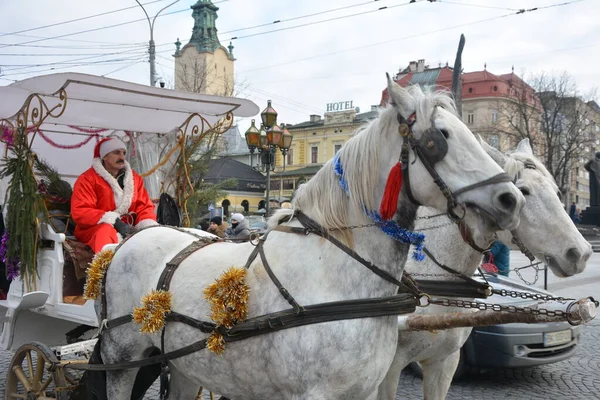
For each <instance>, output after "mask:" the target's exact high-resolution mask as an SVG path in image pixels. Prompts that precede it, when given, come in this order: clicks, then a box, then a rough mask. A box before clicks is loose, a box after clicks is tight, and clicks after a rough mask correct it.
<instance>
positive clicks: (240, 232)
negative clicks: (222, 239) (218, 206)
mask: <svg viewBox="0 0 600 400" xmlns="http://www.w3.org/2000/svg"><path fill="white" fill-rule="evenodd" d="M230 221H231V226H230V227H229V228H227V230H226V231H225V234H226V235H227V239H238V240H242V239H245V240H250V223H249V222H248V220H247V219H246V217H244V215H243V214H240V213H233V214H231V218H230Z"/></svg>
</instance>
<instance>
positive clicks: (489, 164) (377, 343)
mask: <svg viewBox="0 0 600 400" xmlns="http://www.w3.org/2000/svg"><path fill="white" fill-rule="evenodd" d="M388 89H389V92H390V96H391V100H392V104H393V105H391V106H389V107H387V108H386V109H384V110H382V111H381V113H380V116H379V118H378V119H376V120H374V121H372V122H371V123H370V124H369V125H367V126H366V127H365V128H364V129H362V130H361V131H360V132H358V133H357V134H356V135H355V136H354V137H353V138H352V139H350V140H349V141H348V142H347V143H346V144H345V146H344V147H343V148H342V149H341V150H340V151H339V152H338V157H336V159H335V161H329V162H328V163H326V164H325V165H324V166H323V168H322V169H321V170H320V171H319V172H318V173H317V174H316V175H315V177H314V178H312V179H311V180H310V181H309V182H308V183H306V184H304V185H303V186H302V187H301V188H300V189H299V190H298V193H297V195H296V196H295V199H294V202H293V206H294V209H295V211H296V212H298V211H301V212H302V213H304V214H305V215H307V216H308V217H310V218H312V219H313V220H314V221H316V222H317V223H319V224H320V225H321V226H322V227H324V228H325V229H329V230H332V229H339V228H344V227H349V226H353V225H361V224H362V225H364V224H371V225H373V221H372V220H371V219H369V217H367V215H366V212H370V211H373V210H375V211H377V210H379V205H380V203H381V200H382V197H383V194H384V188H385V186H386V180H387V177H388V174H389V173H390V171H391V170H392V167H393V166H394V165H395V164H396V163H397V162H398V157H399V155H400V153H401V147H402V142H403V140H406V138H405V139H403V137H402V136H400V135H399V128H400V125H399V122H398V121H399V120H407V119H410V118H411V116H412V115H413V114H415V116H416V123H415V124H414V125H413V126H412V129H411V131H412V133H413V134H414V139H415V140H419V139H420V138H421V137H422V136H423V135H424V132H426V131H427V130H428V129H429V128H431V127H432V125H433V126H434V127H435V128H437V129H438V130H440V131H441V132H440V133H439V134H440V135H444V136H446V137H447V139H446V140H447V143H448V151H447V154H446V155H445V157H444V158H443V159H442V160H441V161H439V162H437V163H436V165H435V171H436V172H437V173H438V174H439V176H440V177H441V178H442V179H443V181H444V182H445V183H446V184H447V186H448V188H449V189H450V190H451V191H453V192H454V191H459V190H460V189H463V188H465V187H469V186H471V185H474V184H477V183H481V182H484V181H485V182H484V183H485V184H482V185H477V186H476V187H471V188H470V189H469V190H467V191H461V192H460V194H459V195H458V196H457V201H458V202H459V203H469V204H473V205H475V206H477V207H478V208H480V209H481V210H484V211H485V212H484V213H482V214H485V215H486V216H488V217H489V216H491V217H492V218H493V219H494V220H495V223H496V224H498V226H501V227H503V228H507V229H512V228H514V227H516V226H517V225H518V222H519V214H520V210H521V208H522V206H523V204H524V197H523V195H522V194H521V193H520V192H519V191H518V190H517V188H516V187H515V186H514V185H513V184H512V183H510V182H506V181H498V180H494V179H492V181H493V182H492V181H490V178H492V177H495V176H497V175H498V174H501V173H503V171H502V169H501V168H500V167H499V166H498V164H496V163H495V162H494V161H493V160H492V159H491V157H489V156H488V155H487V154H486V153H485V151H483V149H482V148H481V146H479V145H478V143H477V140H476V139H475V137H474V136H473V134H472V133H471V132H470V131H469V129H468V128H467V127H466V126H465V125H464V124H463V123H462V122H461V121H460V119H459V118H458V117H457V116H456V110H455V109H454V104H453V102H452V100H451V99H450V98H449V97H448V96H447V95H446V94H444V93H428V94H424V93H423V92H421V90H420V89H418V88H414V89H411V91H410V92H409V91H407V90H405V89H403V88H401V87H400V86H398V85H397V84H396V83H394V82H393V81H391V80H390V79H389V77H388ZM405 133H406V132H405ZM408 151H409V156H410V158H411V163H412V164H411V166H410V169H409V170H408V172H407V173H408V174H409V175H410V179H411V181H412V182H418V185H416V184H414V183H413V187H412V195H413V197H414V198H415V199H416V200H417V201H419V202H420V203H422V204H424V205H428V206H432V207H435V208H437V209H440V210H446V208H447V199H446V198H445V197H444V195H443V194H442V192H441V191H440V190H439V189H438V187H437V186H436V184H435V183H434V181H433V179H432V177H431V176H430V172H428V170H427V169H426V167H425V165H424V163H423V162H422V161H421V160H420V159H419V158H416V157H415V153H414V150H413V149H412V148H409V149H408ZM413 161H414V163H413ZM342 169H343V172H342ZM405 178H406V176H405ZM397 206H398V208H399V214H401V215H402V218H401V219H402V220H401V221H400V223H401V225H402V226H403V227H406V228H408V229H410V228H411V227H412V221H413V219H414V216H415V212H416V206H415V205H413V204H411V203H410V201H409V200H408V199H407V197H406V196H405V195H404V193H402V194H401V196H400V198H399V200H398V204H397ZM293 212H294V211H293V210H280V211H279V212H278V214H276V215H275V216H274V217H272V218H271V220H270V222H269V227H270V229H273V228H274V227H275V226H277V224H278V223H284V225H286V226H294V227H301V225H300V223H299V222H298V221H297V219H296V218H293V219H292V217H293V215H294V214H293ZM488 217H486V218H488ZM289 220H291V222H288V221H289ZM343 232H346V234H345V235H343V234H340V233H339V232H337V233H336V232H335V231H332V235H334V236H336V237H338V238H340V239H342V240H344V241H345V243H347V244H348V245H349V246H351V247H352V249H353V250H354V251H355V252H356V253H357V254H359V255H360V256H361V257H363V258H364V259H366V260H368V262H370V263H372V264H374V265H376V266H378V267H379V268H380V269H381V270H383V271H384V272H386V273H388V274H390V275H391V276H393V277H395V278H396V279H399V278H400V277H401V274H402V269H403V268H402V267H403V265H404V262H405V260H406V258H407V252H408V248H409V246H408V245H407V244H402V243H399V242H398V241H396V240H394V239H392V238H391V237H390V236H388V235H386V233H384V232H383V231H382V229H381V228H380V226H378V225H376V226H370V227H363V228H362V229H355V230H351V231H348V230H345V231H343ZM194 241H195V238H194V237H192V236H190V235H189V234H188V233H184V232H178V231H175V230H173V229H170V228H167V227H156V228H151V229H147V230H144V231H141V232H139V233H137V234H136V235H134V236H133V237H131V238H130V239H129V240H128V241H127V242H125V243H124V244H123V246H122V247H121V248H120V249H118V250H117V252H116V254H115V256H114V258H113V260H112V263H111V265H110V268H109V269H108V271H107V275H106V283H105V291H106V292H105V293H106V294H105V299H106V302H107V319H109V320H110V319H114V318H117V317H120V316H123V315H128V314H130V313H131V312H132V309H133V308H134V307H139V305H140V299H141V298H142V297H143V296H144V295H146V294H147V293H149V292H150V291H151V290H152V289H154V288H156V285H157V282H158V280H159V276H160V275H161V273H162V271H163V269H164V267H165V263H167V262H169V261H170V260H171V259H172V258H173V257H174V256H175V255H176V254H177V253H178V252H179V251H180V250H182V249H183V248H184V247H185V246H187V245H189V244H190V243H192V242H194ZM253 249H255V247H254V246H253V245H252V244H250V243H244V244H235V243H227V242H222V243H216V244H212V245H210V246H207V247H205V248H203V249H202V250H200V251H197V252H195V253H193V254H192V255H190V256H189V257H188V258H187V259H186V260H185V261H183V262H182V263H181V264H180V266H179V268H178V269H177V271H176V272H175V274H174V277H173V279H172V282H171V288H170V292H171V294H172V303H171V304H172V307H171V309H172V310H173V311H175V312H178V313H180V314H184V315H187V316H189V317H192V318H195V319H198V320H203V321H210V317H209V316H210V306H209V304H208V303H207V301H206V300H205V299H204V297H203V290H204V289H205V288H206V287H207V286H208V285H209V284H211V283H212V282H214V281H215V279H217V278H219V276H220V275H221V274H222V273H223V272H224V271H225V270H226V269H228V268H230V267H232V266H235V267H243V266H244V265H245V264H246V262H247V260H248V258H249V255H250V253H251V252H252V251H253ZM264 252H265V255H266V259H267V261H268V264H269V265H270V267H271V268H272V271H273V273H274V274H275V275H276V277H277V278H278V279H279V281H280V282H281V284H282V285H283V286H284V287H285V288H286V289H287V290H288V291H289V293H290V294H291V295H292V296H294V298H295V299H296V300H297V301H298V303H300V304H301V305H306V306H308V305H312V304H317V303H323V302H332V301H343V300H351V299H369V298H376V297H382V296H392V295H394V294H395V293H396V291H397V287H396V286H395V285H394V284H392V283H390V282H388V281H385V280H383V279H381V278H380V277H379V276H376V275H375V274H373V273H372V272H371V271H369V270H368V269H367V268H365V267H364V265H361V264H360V263H359V262H357V261H356V260H355V258H352V257H350V256H349V255H347V254H346V253H344V252H342V251H341V250H340V249H338V248H337V247H336V246H334V245H333V244H332V243H331V242H329V241H327V240H325V239H323V238H322V237H320V236H317V235H315V234H309V235H304V234H301V235H298V234H293V233H287V232H282V231H278V230H272V231H270V233H269V235H268V239H267V240H266V241H265V242H264ZM246 283H247V285H248V286H249V287H250V295H249V301H248V318H252V317H256V316H261V315H265V314H269V313H273V312H276V311H280V310H286V309H289V308H290V305H289V304H288V302H286V300H284V298H283V297H282V295H281V294H280V292H279V291H278V290H277V288H276V286H275V285H274V284H273V282H272V281H271V279H270V278H269V276H268V274H267V272H266V270H265V267H264V265H263V263H262V262H261V261H260V257H258V258H257V259H255V260H254V261H253V262H252V264H251V265H250V267H249V269H248V273H247V276H246ZM396 320H397V319H396V317H395V316H390V317H377V318H363V319H347V320H340V321H335V322H326V323H318V324H312V325H306V326H302V327H296V328H292V329H286V330H281V331H277V332H273V333H267V334H264V335H260V336H256V337H253V338H250V339H246V340H243V341H239V342H231V343H227V345H226V348H225V350H224V352H223V353H222V354H220V355H215V354H214V353H212V352H210V351H208V350H206V349H204V350H201V351H198V352H195V353H193V354H190V355H187V356H184V357H181V358H177V359H174V360H171V361H170V362H169V367H170V372H171V381H172V383H171V396H172V398H175V399H193V398H194V396H195V395H196V393H197V392H198V389H199V388H200V387H201V386H202V387H204V388H206V389H208V390H211V391H213V392H216V393H220V394H222V395H225V396H227V397H230V398H234V399H242V398H243V399H312V400H314V399H342V398H343V399H360V400H364V399H372V398H374V396H375V395H376V391H377V387H378V385H379V383H380V382H381V381H382V380H383V378H384V376H385V373H386V372H387V370H388V369H389V366H390V364H391V362H392V359H393V354H394V349H395V348H396V343H397V336H398V331H397V327H396V326H397V325H396ZM207 336H208V335H207V334H204V333H202V332H200V331H199V330H197V329H194V328H191V327H189V326H188V325H185V324H182V323H172V322H168V323H167V326H166V330H165V336H164V338H165V339H164V340H165V347H164V349H165V352H169V351H173V350H176V349H180V348H182V347H184V346H187V345H189V344H191V343H193V342H196V341H198V340H199V339H202V338H206V337H207ZM160 342H161V335H160V333H157V334H141V333H140V332H139V326H137V325H135V324H132V323H129V324H126V325H121V326H118V327H116V328H114V329H110V330H106V331H104V332H103V333H102V337H101V355H102V358H103V361H104V363H108V364H110V363H119V362H123V361H125V360H139V359H142V358H144V357H145V356H146V355H148V354H149V353H150V352H151V351H152V349H157V348H160ZM136 373H137V370H136V369H129V370H121V371H109V372H107V385H106V387H107V392H108V398H109V399H111V400H121V399H129V398H130V395H131V392H132V386H133V383H134V379H135V375H136Z"/></svg>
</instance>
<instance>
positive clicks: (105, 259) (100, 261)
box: [83, 249, 115, 300]
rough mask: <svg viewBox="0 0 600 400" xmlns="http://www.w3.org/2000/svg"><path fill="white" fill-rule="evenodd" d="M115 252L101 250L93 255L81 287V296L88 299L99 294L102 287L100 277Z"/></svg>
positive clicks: (94, 298) (101, 277) (102, 276)
mask: <svg viewBox="0 0 600 400" xmlns="http://www.w3.org/2000/svg"><path fill="white" fill-rule="evenodd" d="M114 255H115V252H114V251H113V250H108V249H107V250H102V251H101V252H100V253H98V254H96V255H95V256H94V259H93V260H92V262H91V263H90V266H89V267H88V269H87V271H86V273H87V279H86V281H85V287H84V288H83V296H84V297H85V298H86V299H88V300H96V299H97V298H98V297H99V296H100V289H101V288H102V279H104V274H105V273H106V270H107V269H108V266H109V265H110V262H111V261H112V259H113V256H114Z"/></svg>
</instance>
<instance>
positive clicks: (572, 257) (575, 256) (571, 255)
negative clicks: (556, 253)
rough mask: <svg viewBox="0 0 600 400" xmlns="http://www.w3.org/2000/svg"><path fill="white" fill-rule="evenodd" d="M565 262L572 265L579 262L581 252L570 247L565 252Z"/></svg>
mask: <svg viewBox="0 0 600 400" xmlns="http://www.w3.org/2000/svg"><path fill="white" fill-rule="evenodd" d="M566 257H567V261H569V262H571V263H573V264H577V263H578V262H579V260H580V259H581V252H580V251H579V250H577V249H576V248H574V247H572V248H570V249H569V250H567V255H566Z"/></svg>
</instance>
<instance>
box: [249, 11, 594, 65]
mask: <svg viewBox="0 0 600 400" xmlns="http://www.w3.org/2000/svg"><path fill="white" fill-rule="evenodd" d="M580 1H584V0H573V1H570V2H565V3H560V4H553V5H549V6H544V7H543V8H550V7H556V6H565V5H569V4H572V3H577V2H580ZM410 4H412V3H410ZM543 8H542V7H538V8H534V9H528V10H525V11H523V10H522V9H521V10H518V11H516V12H510V13H506V14H502V15H498V16H495V17H490V18H484V19H481V20H477V21H473V22H467V23H464V24H459V25H453V26H448V27H445V28H440V29H435V30H433V31H429V32H422V33H415V34H411V35H408V36H403V37H400V38H394V39H388V40H384V41H380V42H375V43H369V44H365V45H361V46H356V47H350V48H347V49H342V50H338V51H332V52H327V53H322V54H317V55H314V56H310V57H304V58H299V59H295V60H290V61H285V62H281V63H276V64H269V65H262V66H260V67H256V68H252V69H248V70H243V71H239V72H240V73H248V72H253V71H258V70H263V69H267V68H273V67H279V66H282V65H288V64H295V63H297V62H300V61H307V60H314V59H316V58H321V57H328V56H332V55H338V54H342V53H347V52H351V51H355V50H362V49H365V48H370V47H372V46H379V45H382V44H388V43H392V42H396V41H401V40H407V39H412V38H415V37H419V36H425V35H431V34H434V33H439V32H444V31H449V30H453V29H457V28H463V27H465V26H472V25H477V24H482V23H485V22H491V21H494V20H499V19H503V18H507V17H510V16H514V15H520V14H524V13H528V12H533V11H539V10H541V9H543ZM270 32H271V31H269V33H270Z"/></svg>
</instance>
